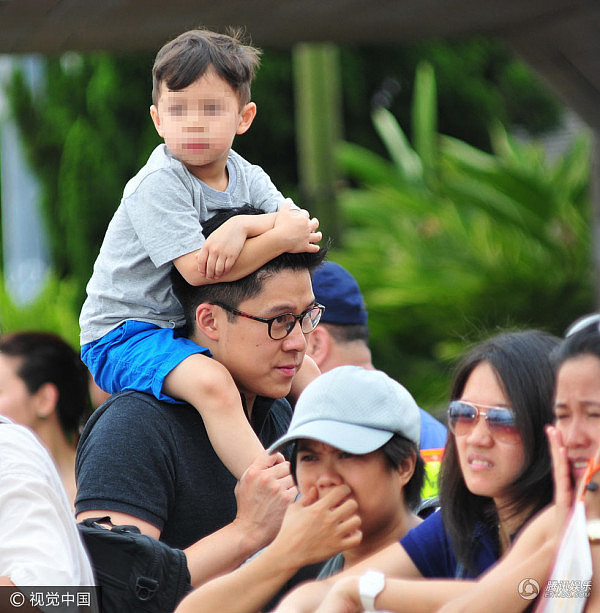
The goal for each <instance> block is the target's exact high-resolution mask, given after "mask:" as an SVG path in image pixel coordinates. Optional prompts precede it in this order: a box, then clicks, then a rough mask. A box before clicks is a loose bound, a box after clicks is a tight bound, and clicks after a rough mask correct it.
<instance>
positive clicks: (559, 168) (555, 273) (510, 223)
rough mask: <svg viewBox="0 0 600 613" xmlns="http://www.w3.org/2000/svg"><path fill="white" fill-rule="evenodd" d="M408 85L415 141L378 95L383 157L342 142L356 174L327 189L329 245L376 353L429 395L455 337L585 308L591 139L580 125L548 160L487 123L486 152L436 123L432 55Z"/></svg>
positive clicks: (344, 161)
mask: <svg viewBox="0 0 600 613" xmlns="http://www.w3.org/2000/svg"><path fill="white" fill-rule="evenodd" d="M414 93H415V99H414V104H413V109H414V110H415V111H414V113H413V122H414V126H413V135H414V142H415V144H414V148H413V147H411V145H410V144H409V141H408V139H407V138H406V137H405V136H404V134H403V132H402V130H401V129H400V127H399V125H398V124H397V122H396V121H395V120H394V118H393V116H392V115H391V113H390V112H389V111H387V110H385V109H382V108H379V109H376V110H375V111H374V112H373V121H374V125H375V128H376V130H377V131H378V133H379V134H380V136H381V138H382V140H383V142H384V143H385V144H386V147H387V149H388V150H389V155H390V158H391V160H392V161H391V162H390V161H388V160H387V159H385V158H383V157H379V156H377V155H376V154H374V153H372V152H370V151H368V150H365V149H363V148H361V147H359V146H357V145H354V144H350V143H345V144H343V146H342V147H341V149H340V152H339V161H340V163H341V165H342V167H343V168H345V169H346V172H347V173H348V174H349V175H350V176H351V177H352V178H353V179H354V180H356V181H357V182H358V183H359V184H360V186H361V187H359V188H355V189H348V190H347V191H346V192H345V193H344V194H343V195H342V197H341V198H340V204H341V207H342V214H343V216H344V219H345V222H346V230H345V240H344V245H343V248H341V249H339V250H337V251H334V252H333V253H332V256H331V257H332V259H334V260H336V261H338V262H340V263H341V264H342V265H344V266H346V267H347V268H348V269H349V270H350V271H351V272H352V273H353V274H354V275H355V276H356V278H357V280H358V282H359V284H360V285H361V287H362V289H363V291H364V294H365V300H366V303H367V306H368V309H369V320H370V324H371V331H372V346H373V353H374V360H375V363H376V364H377V365H378V366H379V367H381V368H384V369H385V370H386V371H388V372H390V374H393V375H395V376H396V377H398V378H399V380H400V381H402V382H403V383H405V384H406V385H407V387H408V388H409V389H410V390H411V391H412V392H413V393H414V394H415V395H416V397H417V398H419V400H420V401H421V402H423V403H424V404H426V405H429V406H432V405H435V404H436V403H438V402H440V401H441V400H443V399H444V397H445V394H446V393H447V388H448V367H449V364H450V361H452V359H453V358H455V357H456V356H457V355H458V353H460V352H462V350H463V349H464V348H465V344H467V343H470V342H474V341H476V340H479V339H480V338H482V337H484V336H487V335H489V334H491V333H494V332H495V331H497V330H499V329H502V328H506V327H537V328H542V329H546V330H548V331H551V332H554V333H558V334H561V333H562V332H563V331H564V329H565V328H566V326H567V325H568V323H570V322H571V321H572V320H573V319H575V317H577V316H579V315H581V314H582V313H584V312H587V311H589V310H592V309H593V290H592V287H593V286H592V279H593V276H592V264H591V253H590V251H591V247H590V236H589V220H588V216H589V199H588V195H587V186H588V179H589V169H590V165H589V152H590V149H589V142H588V141H587V139H586V138H585V137H582V138H581V139H579V140H578V141H576V142H575V143H574V144H573V146H572V148H571V149H570V150H569V151H568V152H567V153H566V154H564V155H563V156H562V157H561V158H560V160H559V161H557V162H556V163H551V162H549V161H548V160H547V159H546V157H545V155H544V152H543V150H542V149H541V148H540V147H539V146H536V145H524V144H519V143H517V142H515V141H514V140H513V139H512V138H511V137H510V136H509V135H508V134H507V133H506V131H505V130H504V128H503V127H502V126H501V125H500V124H499V123H496V124H495V125H494V127H493V129H492V137H491V142H492V147H493V153H487V152H485V151H482V150H480V149H477V148H475V147H473V146H472V145H469V144H467V143H466V142H464V141H462V140H458V139H456V138H453V137H449V136H444V135H440V134H438V133H437V132H436V131H435V126H436V118H435V114H436V110H435V79H434V78H433V73H432V70H431V66H428V65H426V64H423V65H421V66H420V67H419V69H418V70H417V76H416V82H415V88H414ZM432 101H434V103H433V104H432Z"/></svg>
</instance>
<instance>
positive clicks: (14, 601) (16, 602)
mask: <svg viewBox="0 0 600 613" xmlns="http://www.w3.org/2000/svg"><path fill="white" fill-rule="evenodd" d="M9 601H10V604H11V605H12V606H13V607H22V606H23V605H24V604H25V596H23V594H21V592H13V593H12V594H11V595H10V598H9Z"/></svg>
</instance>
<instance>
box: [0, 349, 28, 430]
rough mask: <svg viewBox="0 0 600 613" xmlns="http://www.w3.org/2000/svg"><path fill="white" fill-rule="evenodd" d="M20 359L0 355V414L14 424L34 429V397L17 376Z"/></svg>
mask: <svg viewBox="0 0 600 613" xmlns="http://www.w3.org/2000/svg"><path fill="white" fill-rule="evenodd" d="M20 365H21V358H17V357H11V356H6V355H3V354H1V353H0V414H2V415H5V416H6V417H9V418H10V419H12V420H13V421H14V422H16V423H19V424H23V425H25V426H28V427H29V428H34V426H35V424H36V421H37V416H36V410H35V396H34V395H32V394H30V393H29V391H28V389H27V386H26V385H25V382H24V381H23V379H21V378H20V377H19V376H18V375H17V369H18V368H19V366H20Z"/></svg>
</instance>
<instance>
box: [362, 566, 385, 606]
mask: <svg viewBox="0 0 600 613" xmlns="http://www.w3.org/2000/svg"><path fill="white" fill-rule="evenodd" d="M384 587H385V575H384V574H383V573H381V572H379V571H378V570H368V571H367V572H366V573H365V574H364V575H361V577H360V579H359V580H358V594H359V596H360V603H361V605H362V607H363V610H364V611H367V612H369V611H376V609H375V598H377V596H378V595H379V593H380V592H381V591H383V588H384Z"/></svg>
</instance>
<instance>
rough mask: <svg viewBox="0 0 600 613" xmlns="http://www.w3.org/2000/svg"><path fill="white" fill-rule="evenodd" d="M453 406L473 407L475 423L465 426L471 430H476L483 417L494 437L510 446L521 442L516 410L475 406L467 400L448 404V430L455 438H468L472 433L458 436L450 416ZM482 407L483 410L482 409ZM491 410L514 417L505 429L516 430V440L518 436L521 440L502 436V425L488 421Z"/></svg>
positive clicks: (482, 405)
mask: <svg viewBox="0 0 600 613" xmlns="http://www.w3.org/2000/svg"><path fill="white" fill-rule="evenodd" d="M453 404H466V405H467V406H469V407H472V408H473V409H475V417H474V418H473V421H471V422H469V423H468V424H464V425H468V426H469V427H470V428H471V429H473V428H475V426H476V425H477V423H479V419H480V418H481V417H483V418H484V419H485V423H486V426H487V427H488V429H489V431H490V432H491V433H492V435H493V436H494V437H495V438H497V439H498V440H499V441H501V442H504V443H507V444H509V445H513V444H514V445H516V444H518V443H519V442H520V438H521V431H520V429H519V428H518V426H517V424H516V419H515V418H516V413H515V411H514V409H512V408H510V407H503V406H498V405H493V404H479V403H477V404H475V403H474V402H469V401H467V400H460V399H458V398H456V399H454V400H452V401H450V403H449V404H448V409H447V411H446V413H447V417H448V419H447V422H448V428H449V430H450V432H452V434H454V436H456V437H463V436H468V435H469V434H470V432H465V433H464V434H457V433H456V427H455V425H454V424H453V423H452V419H451V415H450V411H451V410H452V405H453ZM480 407H481V408H480ZM481 409H485V410H481ZM490 409H495V410H497V411H506V412H507V413H510V414H511V415H512V416H513V420H512V423H511V424H505V427H506V426H508V427H510V428H513V429H514V435H515V438H516V437H517V436H518V438H519V440H514V441H512V440H509V438H510V436H512V434H511V435H510V436H506V437H505V436H504V435H503V434H502V432H501V431H500V429H501V428H502V427H503V425H502V424H500V423H497V422H496V423H494V422H490V421H489V419H488V411H490Z"/></svg>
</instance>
